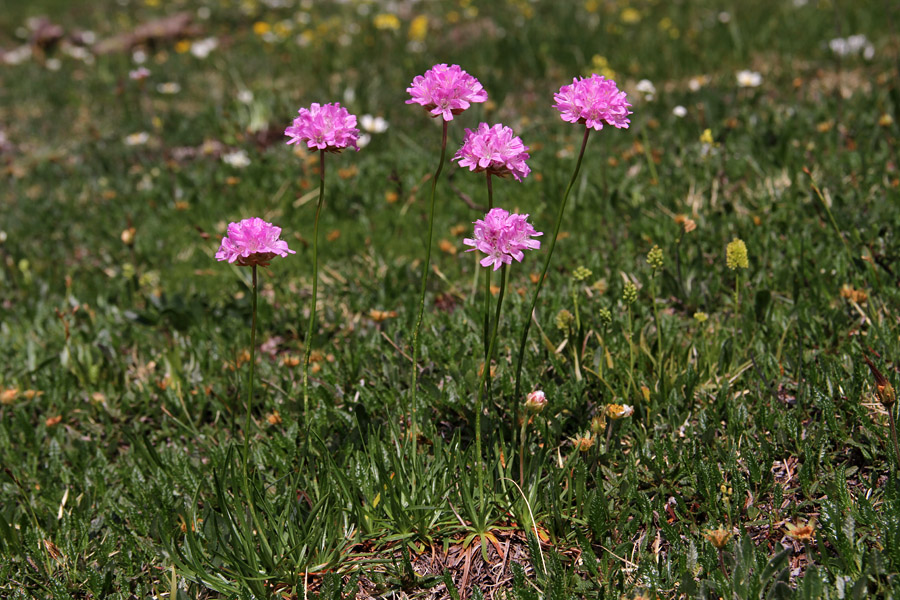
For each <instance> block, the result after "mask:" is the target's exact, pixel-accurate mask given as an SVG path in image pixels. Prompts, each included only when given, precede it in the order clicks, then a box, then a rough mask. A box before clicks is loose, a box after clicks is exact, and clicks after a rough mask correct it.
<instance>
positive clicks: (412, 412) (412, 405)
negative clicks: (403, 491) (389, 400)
mask: <svg viewBox="0 0 900 600" xmlns="http://www.w3.org/2000/svg"><path fill="white" fill-rule="evenodd" d="M443 123H444V129H443V134H442V135H441V160H440V161H439V162H438V167H437V170H436V171H435V172H434V177H432V179H431V205H430V207H429V209H428V243H427V246H426V247H425V266H424V267H423V268H422V289H421V293H420V294H419V313H418V315H417V316H416V328H415V329H414V330H413V355H412V384H411V385H410V392H409V406H407V407H406V408H407V410H406V414H407V416H408V417H409V421H410V422H409V427H410V430H411V431H412V438H413V452H414V453H415V447H416V442H417V440H416V435H417V434H416V422H415V421H416V382H417V380H418V378H419V349H420V347H421V340H420V339H419V332H420V330H421V328H422V316H423V314H424V313H425V289H426V288H427V286H428V271H430V270H431V244H432V236H433V233H434V190H435V188H436V187H437V181H438V178H439V177H440V176H441V171H442V170H443V169H444V158H445V157H446V155H447V121H444V122H443Z"/></svg>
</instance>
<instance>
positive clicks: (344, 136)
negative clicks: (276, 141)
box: [284, 102, 359, 152]
mask: <svg viewBox="0 0 900 600" xmlns="http://www.w3.org/2000/svg"><path fill="white" fill-rule="evenodd" d="M299 112H300V116H299V117H296V118H295V119H294V123H293V124H292V125H291V126H290V127H288V128H287V129H285V130H284V135H287V136H290V138H291V139H290V140H288V142H287V143H288V145H290V144H298V143H300V142H303V141H305V142H306V145H307V146H308V147H309V149H310V150H325V151H328V152H340V151H341V150H343V149H344V148H346V147H347V146H353V147H354V148H356V150H357V151H359V147H358V146H357V145H356V141H357V139H359V129H357V128H356V116H355V115H351V114H350V112H349V111H348V110H347V109H346V108H343V107H342V106H341V103H340V102H335V103H333V104H318V103H316V102H313V103H312V105H311V106H310V107H309V108H308V109H306V108H301V109H300V111H299Z"/></svg>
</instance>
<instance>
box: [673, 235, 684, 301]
mask: <svg viewBox="0 0 900 600" xmlns="http://www.w3.org/2000/svg"><path fill="white" fill-rule="evenodd" d="M683 239H684V227H682V228H681V234H680V235H679V236H678V241H677V242H675V273H676V274H677V275H676V276H677V277H678V289H679V290H680V291H681V301H682V302H683V303H684V304H687V290H685V288H684V278H683V277H682V276H681V240H683Z"/></svg>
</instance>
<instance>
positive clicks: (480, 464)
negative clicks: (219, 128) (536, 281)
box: [475, 265, 521, 506]
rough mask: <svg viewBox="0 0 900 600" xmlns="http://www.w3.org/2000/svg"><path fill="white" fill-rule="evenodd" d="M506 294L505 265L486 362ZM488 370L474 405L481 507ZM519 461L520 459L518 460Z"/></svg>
mask: <svg viewBox="0 0 900 600" xmlns="http://www.w3.org/2000/svg"><path fill="white" fill-rule="evenodd" d="M505 292H506V265H503V266H502V267H501V272H500V294H499V295H498V297H497V313H496V317H495V318H494V327H493V331H492V332H491V343H490V345H489V346H488V354H487V357H488V360H490V359H491V358H492V357H493V356H494V349H495V347H496V345H497V330H498V329H499V325H500V311H501V309H502V308H503V295H504V293H505ZM488 373H489V368H488V367H487V366H485V368H484V370H483V371H482V373H481V382H480V383H479V384H478V400H477V402H476V403H475V460H476V461H477V464H476V465H475V470H476V471H477V472H478V490H479V492H478V493H479V495H480V499H481V503H482V506H483V505H484V461H483V459H482V455H481V413H482V412H484V390H485V388H486V387H487V378H488ZM520 460H521V459H520Z"/></svg>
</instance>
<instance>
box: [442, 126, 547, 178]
mask: <svg viewBox="0 0 900 600" xmlns="http://www.w3.org/2000/svg"><path fill="white" fill-rule="evenodd" d="M527 150H528V147H527V146H525V145H524V144H523V143H522V140H521V139H520V138H519V137H518V136H517V135H515V134H514V133H513V130H512V129H510V128H509V127H504V126H503V125H500V124H499V123H498V124H497V125H494V126H493V127H491V126H490V125H488V124H487V123H481V124H480V125H478V131H472V130H471V129H466V137H465V139H464V140H463V145H462V147H461V148H460V149H459V151H458V152H457V153H456V156H454V157H453V160H458V161H459V166H461V167H469V170H470V171H475V172H476V173H480V172H482V171H487V172H488V173H490V174H491V175H499V176H500V177H503V176H505V175H509V174H512V176H513V177H515V178H516V181H522V178H523V177H526V176H527V175H528V174H529V173H531V169H529V168H528V165H527V164H525V161H526V160H528V157H529V156H528V152H527Z"/></svg>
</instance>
